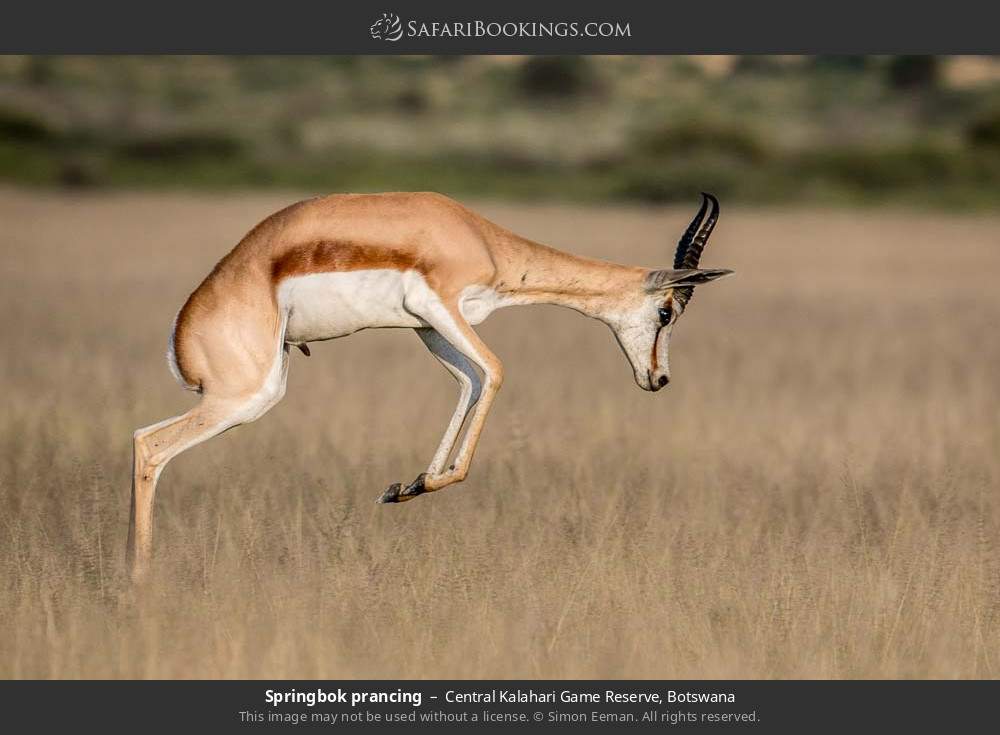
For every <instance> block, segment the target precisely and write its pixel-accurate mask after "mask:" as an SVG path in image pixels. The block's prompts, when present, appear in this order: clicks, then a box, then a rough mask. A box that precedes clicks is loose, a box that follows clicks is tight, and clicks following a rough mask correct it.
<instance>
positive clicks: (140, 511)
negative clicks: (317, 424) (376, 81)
mask: <svg viewBox="0 0 1000 735" xmlns="http://www.w3.org/2000/svg"><path fill="white" fill-rule="evenodd" d="M709 208H710V211H709ZM706 212H707V215H708V216H707V218H706ZM718 217H719V205H718V202H717V201H716V199H715V197H713V196H711V195H710V194H705V195H703V199H702V204H701V208H700V209H699V211H698V214H697V215H696V216H695V218H694V220H692V222H691V224H690V226H689V227H688V229H687V231H686V232H685V233H684V235H683V237H682V238H681V240H680V243H679V244H678V246H677V252H676V254H675V256H674V267H673V268H672V269H665V270H650V269H647V268H639V267H635V266H625V265H615V264H613V263H606V262H603V261H599V260H592V259H590V258H582V257H578V256H575V255H570V254H568V253H564V252H561V251H559V250H555V249H553V248H550V247H546V246H545V245H540V244H538V243H535V242H532V241H530V240H526V239H525V238H523V237H519V236H517V235H515V234H514V233H512V232H509V231H508V230H505V229H504V228H502V227H500V226H498V225H495V224H493V223H492V222H489V221H488V220H486V219H484V218H483V217H480V216H479V215H477V214H475V213H474V212H472V211H470V210H468V209H466V208H465V207H463V206H462V205H461V204H458V203H457V202H455V201H453V200H451V199H448V198H447V197H444V196H441V195H438V194H427V193H419V194H414V193H400V194H372V195H367V194H344V195H334V196H329V197H325V198H319V199H310V200H308V201H304V202H299V203H298V204H293V205H292V206H290V207H288V208H286V209H283V210H281V211H280V212H278V213H276V214H273V215H271V216H270V217H268V218H267V219H265V220H264V221H263V222H261V223H260V224H259V225H257V226H256V227H255V228H254V229H253V230H251V231H250V233H249V234H248V235H247V236H246V237H244V238H243V240H242V241H241V242H240V243H239V245H237V246H236V247H235V248H234V249H233V250H232V252H230V253H229V254H228V255H227V256H226V257H224V258H223V259H222V260H221V261H219V263H218V265H216V266H215V268H214V269H213V270H212V272H211V273H210V274H209V275H208V277H207V278H206V279H205V280H204V281H203V282H202V283H201V285H200V286H198V288H197V289H196V290H195V292H194V293H193V294H191V296H190V297H189V298H188V300H187V303H185V304H184V307H183V308H182V309H181V310H180V313H179V314H178V315H177V319H176V321H175V322H174V330H173V334H172V336H171V339H170V347H169V350H168V353H167V357H168V360H169V363H170V368H171V370H172V372H173V373H174V375H175V377H176V378H177V379H178V380H179V381H180V382H181V384H182V385H183V386H184V387H185V388H187V389H189V390H192V391H195V392H196V393H199V394H201V400H200V401H199V402H198V404H197V405H196V406H194V408H192V409H191V410H190V411H188V412H187V413H185V414H183V415H181V416H176V417H174V418H171V419H167V420H166V421H161V422H160V423H158V424H153V425H152V426H147V427H146V428H144V429H139V430H138V431H136V432H135V436H134V446H133V451H134V454H133V477H132V512H131V516H132V517H131V523H130V528H129V540H128V552H127V555H128V562H129V568H130V571H131V575H132V578H133V579H135V580H138V579H141V578H142V577H143V575H144V573H145V572H146V570H147V568H148V566H149V559H150V552H151V548H152V528H153V520H152V512H153V497H154V495H155V492H156V481H157V479H158V478H159V476H160V472H161V471H162V470H163V467H164V466H165V465H166V464H167V462H169V461H170V460H171V459H172V458H174V457H176V456H177V455H178V454H180V453H181V452H183V451H184V450H185V449H189V448H191V447H193V446H195V445H196V444H199V443H200V442H203V441H205V440H206V439H210V438H211V437H213V436H216V435H217V434H221V433H222V432H223V431H226V430H227V429H231V428H233V427H234V426H238V425H240V424H245V423H247V422H250V421H254V420H256V419H258V418H260V417H261V416H263V415H264V413H266V412H267V410H268V409H270V408H271V407H272V406H274V405H275V404H276V403H277V402H278V401H279V400H281V397H282V396H283V395H284V393H285V378H286V376H287V374H288V351H289V348H290V347H297V348H299V349H300V350H302V352H303V353H305V354H306V355H308V354H309V348H308V346H307V345H308V343H309V342H314V341H319V340H327V339H334V338H336V337H343V336H345V335H348V334H351V333H353V332H357V331H358V330H361V329H372V328H377V327H410V328H411V329H414V330H415V331H416V333H417V336H419V337H420V339H421V340H423V342H424V344H425V345H426V346H427V349H429V350H430V351H431V353H433V355H434V356H435V357H436V358H437V359H438V360H439V361H440V362H441V364H442V365H444V367H445V369H447V370H448V371H449V372H450V373H451V374H452V375H453V376H454V377H455V379H456V380H457V381H458V382H459V385H460V386H461V394H460V396H459V399H458V406H457V407H456V408H455V413H454V415H453V416H452V418H451V421H450V423H449V424H448V428H447V429H446V430H445V432H444V436H443V437H442V439H441V444H440V445H439V446H438V449H437V451H436V452H435V453H434V458H433V459H432V460H431V462H430V465H428V467H427V471H426V472H423V473H421V474H420V475H419V476H418V477H417V478H416V479H415V480H414V481H413V482H411V483H410V484H409V485H407V486H406V487H405V488H404V487H403V486H402V485H401V484H399V483H396V484H395V485H392V486H390V487H389V488H388V489H387V490H386V491H385V492H384V493H382V495H381V496H380V497H379V502H381V503H399V502H402V501H404V500H411V499H412V498H415V497H417V496H418V495H421V494H423V493H426V492H432V491H434V490H440V489H441V488H443V487H446V486H447V485H451V484H452V483H455V482H461V481H462V480H464V479H465V476H466V474H467V473H468V471H469V464H470V462H471V461H472V454H473V452H474V451H475V449H476V444H477V443H478V441H479V435H480V432H481V431H482V430H483V424H484V422H485V421H486V415H487V414H488V413H489V410H490V406H491V405H492V404H493V399H494V397H495V396H496V393H497V391H498V390H499V388H500V383H501V381H502V380H503V369H502V367H501V365H500V361H499V360H498V359H497V358H496V356H495V355H494V354H493V353H492V352H491V351H490V349H489V347H487V346H486V345H485V344H483V341H482V340H481V339H480V338H479V335H477V334H476V331H475V330H474V329H473V328H472V326H473V325H475V324H479V323H480V322H482V321H483V320H484V319H486V317H488V316H489V315H490V313H491V312H493V311H494V310H495V309H498V308H500V307H503V306H515V305H519V304H556V305H559V306H567V307H569V308H571V309H575V310H576V311H579V312H580V313H582V314H585V315H587V316H590V317H594V318H595V319H599V320H601V321H603V322H604V323H605V324H607V325H608V326H609V327H611V329H612V331H613V332H614V333H615V337H617V339H618V343H619V344H620V345H621V348H622V350H623V351H624V352H625V355H626V357H628V360H629V362H630V363H631V365H632V370H633V372H634V374H635V381H636V383H638V384H639V387H640V388H642V389H643V390H648V391H657V390H659V389H660V388H662V387H663V386H665V385H666V384H667V383H668V382H669V380H670V370H669V366H668V363H667V344H668V342H669V340H670V332H671V329H672V328H673V325H674V323H675V322H676V321H677V318H678V316H680V314H681V313H682V312H683V311H684V308H685V306H686V305H687V303H688V302H689V300H690V299H691V295H692V291H693V289H694V287H695V286H700V285H701V284H703V283H708V282H709V281H713V280H715V279H716V278H721V277H722V276H725V275H728V274H730V273H731V272H732V271H728V270H717V269H712V270H704V269H699V268H698V267H697V266H698V260H699V258H700V257H701V252H702V249H703V248H704V247H705V243H706V242H707V241H708V238H709V235H710V234H711V233H712V229H713V228H714V227H715V223H716V221H717V220H718ZM703 221H704V223H703ZM477 367H478V368H479V369H480V370H481V371H482V372H483V375H484V379H483V380H480V377H479V375H478V373H477V372H476V368H477ZM473 408H475V410H473ZM470 412H472V418H471V420H470V421H469V424H468V428H467V430H466V435H465V439H464V441H463V442H462V445H461V447H460V448H459V450H458V452H457V454H456V455H455V457H454V461H453V462H452V463H451V464H449V462H448V459H449V457H450V456H451V454H452V450H453V449H454V447H455V444H456V441H457V439H458V436H459V433H460V432H461V429H462V426H463V424H464V423H465V420H466V418H467V416H468V415H469V413H470Z"/></svg>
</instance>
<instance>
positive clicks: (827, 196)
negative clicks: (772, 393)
mask: <svg viewBox="0 0 1000 735" xmlns="http://www.w3.org/2000/svg"><path fill="white" fill-rule="evenodd" d="M0 180H6V181H8V182H17V183H26V184H33V185H49V186H51V185H60V186H68V187H87V188H105V189H108V188H112V189H116V188H117V189H121V188H134V187H170V188H181V189H187V188H191V187H198V188H202V189H217V188H220V187H222V188H241V187H242V188H245V187H272V188H274V187H277V188H286V189H287V188H289V187H294V188H297V189H301V190H308V191H338V190H340V191H343V190H354V191H367V190H387V189H398V190H412V189H432V190H437V191H446V192H449V193H452V194H459V195H464V196H473V197H478V198H483V197H489V198H501V197H502V198H513V199H519V200H526V201H538V200H539V199H546V200H552V201H566V200H577V201H585V202H594V201H607V200H616V201H627V202H637V201H638V202H657V203H659V202H679V201H689V200H690V198H691V197H692V196H696V195H697V192H698V191H701V190H702V189H708V190H710V191H713V192H715V193H716V194H718V195H720V196H723V197H725V198H726V200H727V201H729V202H732V201H734V200H740V201H744V202H753V203H788V202H793V201H797V202H822V203H841V204H842V203H851V204H865V205H871V204H872V203H877V202H884V201H891V202H896V203H899V202H903V203H908V204H917V205H920V206H928V205H930V206H934V207H937V208H953V207H962V208H967V209H968V208H992V207H995V204H996V201H997V199H998V197H1000V60H997V59H996V58H993V57H955V58H938V57H926V56H925V57H862V56H846V57H845V56H833V57H831V56H819V57H769V56H749V57H724V56H719V57H642V56H636V57H633V56H621V57H534V58H525V57H503V56H495V57H427V56H421V57H391V56H390V57H343V56H334V57H224V56H219V57H214V56H213V57H206V56H190V57H183V56H182V57H157V56H145V57H16V56H9V57H0Z"/></svg>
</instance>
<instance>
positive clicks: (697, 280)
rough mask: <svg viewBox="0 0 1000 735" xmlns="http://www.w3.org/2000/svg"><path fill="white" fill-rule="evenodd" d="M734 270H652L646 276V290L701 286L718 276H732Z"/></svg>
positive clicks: (657, 290) (658, 290) (651, 291)
mask: <svg viewBox="0 0 1000 735" xmlns="http://www.w3.org/2000/svg"><path fill="white" fill-rule="evenodd" d="M732 274H733V271H731V270H727V269H725V268H679V269H668V270H660V271H650V272H649V273H648V274H647V276H646V291H648V292H649V293H657V292H660V291H666V290H667V289H669V288H683V287H688V288H690V287H694V286H701V285H702V284H704V283H708V282H709V281H714V280H716V279H718V278H725V277H726V276H731V275H732Z"/></svg>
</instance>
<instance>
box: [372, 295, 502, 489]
mask: <svg viewBox="0 0 1000 735" xmlns="http://www.w3.org/2000/svg"><path fill="white" fill-rule="evenodd" d="M436 307H437V308H431V309H428V310H427V312H426V313H421V317H422V318H423V319H424V320H426V321H427V323H428V324H430V325H431V327H432V329H430V330H419V332H418V333H419V334H420V337H421V339H423V340H424V342H425V344H427V346H428V348H430V350H431V352H433V353H434V355H435V356H436V357H438V358H439V359H440V360H441V361H442V363H444V365H445V367H447V368H448V369H449V371H450V372H452V374H453V375H455V377H456V378H457V379H458V380H459V382H460V383H461V384H462V386H463V387H462V395H461V396H460V398H459V402H458V406H457V407H456V409H455V413H454V415H453V416H452V419H451V423H450V424H449V425H448V428H447V430H446V431H445V434H444V437H442V439H441V444H440V446H439V447H438V450H437V452H436V453H435V454H434V459H433V460H431V464H430V467H429V468H428V471H427V472H425V473H422V474H421V475H420V476H418V477H417V479H416V480H414V481H413V482H412V483H410V484H409V485H408V486H407V487H406V488H403V487H402V485H400V484H399V483H396V484H395V485H392V486H391V487H389V488H388V489H387V490H386V491H385V492H384V493H382V495H381V497H380V498H379V501H378V502H380V503H401V502H403V501H406V500H410V499H412V498H415V497H417V496H418V495H422V494H423V493H427V492H434V491H435V490H440V489H441V488H443V487H447V486H448V485H451V484H453V483H456V482H461V481H462V480H464V479H465V477H466V475H468V473H469V465H470V464H471V463H472V455H473V454H474V453H475V451H476V445H477V444H478V443H479V435H480V434H481V433H482V431H483V425H484V424H485V423H486V416H487V415H488V414H489V411H490V407H491V406H492V405H493V399H494V398H495V397H496V394H497V391H498V390H500V385H501V384H502V383H503V365H502V364H501V363H500V360H499V359H498V358H497V357H496V355H494V354H493V353H492V352H491V351H490V349H489V348H488V347H487V346H486V344H485V343H484V342H483V341H482V340H481V339H480V338H479V335H478V334H476V331H475V330H474V329H473V328H472V326H471V325H470V324H469V323H468V322H467V321H465V319H464V318H463V317H462V315H461V313H460V312H459V310H458V308H457V307H454V306H444V305H436ZM425 335H428V336H425ZM470 361H471V363H474V364H475V365H477V366H478V367H479V368H480V369H481V370H482V371H483V375H484V376H485V381H484V382H483V383H480V381H479V376H478V375H476V372H475V369H474V368H473V367H472V364H470ZM460 375H461V376H462V377H459V376H460ZM465 381H468V389H466V382H465ZM480 386H481V387H480ZM467 396H468V397H467ZM475 398H478V402H477V401H476V400H475ZM473 404H475V406H476V409H475V412H474V413H473V414H472V419H471V420H470V421H469V427H468V429H467V430H466V433H465V439H464V440H463V441H462V446H461V447H460V448H459V450H458V454H457V455H456V456H455V462H454V463H453V464H452V465H451V466H450V467H449V468H448V469H447V470H445V469H444V465H445V463H446V462H447V459H448V456H449V455H450V454H451V450H452V447H453V446H454V443H455V440H456V439H457V438H458V433H459V431H460V430H461V428H462V424H463V423H464V420H465V417H466V415H467V414H468V411H469V410H470V409H471V408H472V406H473Z"/></svg>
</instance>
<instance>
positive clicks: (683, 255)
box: [611, 193, 733, 392]
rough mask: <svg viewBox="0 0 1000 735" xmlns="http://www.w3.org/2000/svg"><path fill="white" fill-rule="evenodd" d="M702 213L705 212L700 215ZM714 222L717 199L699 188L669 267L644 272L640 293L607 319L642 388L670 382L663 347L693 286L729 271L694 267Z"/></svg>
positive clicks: (717, 204)
mask: <svg viewBox="0 0 1000 735" xmlns="http://www.w3.org/2000/svg"><path fill="white" fill-rule="evenodd" d="M706 213H707V215H708V216H707V217H706ZM718 221H719V201H718V200H717V199H716V198H715V197H714V196H712V195H711V194H705V193H702V202H701V208H700V209H699V210H698V213H697V214H696V215H695V217H694V219H693V220H691V224H690V225H688V228H687V230H686V231H685V232H684V235H683V236H682V237H681V239H680V242H678V243H677V251H676V252H675V253H674V267H673V268H669V269H663V270H653V271H649V272H648V273H647V274H646V277H645V281H644V282H643V284H642V294H641V296H640V297H639V298H638V299H637V300H636V301H634V302H633V303H632V305H630V307H629V308H628V309H627V311H626V312H625V313H623V314H621V315H619V317H618V318H617V319H616V320H615V321H614V322H612V323H611V327H612V329H613V330H614V332H615V336H616V337H617V338H618V343H619V344H620V345H621V347H622V350H623V351H624V352H625V356H626V357H628V360H629V362H630V363H631V365H632V370H633V372H634V373H635V382H636V383H638V385H639V387H640V388H642V389H643V390H648V391H654V392H655V391H658V390H660V388H663V387H664V386H666V385H667V383H669V382H670V362H669V359H668V348H669V344H670V334H671V332H672V330H673V327H674V324H676V323H677V319H678V318H679V317H680V315H681V314H683V313H684V310H685V309H686V308H687V305H688V304H689V303H690V302H691V297H692V295H693V294H694V288H695V286H701V285H702V284H705V283H709V282H710V281H714V280H716V279H718V278H722V277H724V276H728V275H731V274H732V273H733V271H731V270H724V269H721V268H708V269H705V268H699V267H698V263H699V261H700V260H701V254H702V251H703V250H704V249H705V245H706V244H707V243H708V238H709V237H710V236H711V234H712V230H713V229H715V223H716V222H718Z"/></svg>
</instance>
